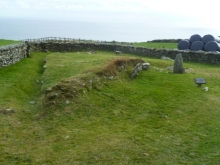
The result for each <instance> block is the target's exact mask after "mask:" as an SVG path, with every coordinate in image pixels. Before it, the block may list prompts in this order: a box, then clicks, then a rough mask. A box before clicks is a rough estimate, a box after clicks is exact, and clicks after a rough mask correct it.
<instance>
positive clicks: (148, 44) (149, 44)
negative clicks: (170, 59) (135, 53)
mask: <svg viewBox="0 0 220 165" xmlns="http://www.w3.org/2000/svg"><path fill="white" fill-rule="evenodd" d="M177 45H178V43H161V42H158V43H155V42H135V43H133V46H143V47H147V48H157V49H162V48H166V49H177Z"/></svg>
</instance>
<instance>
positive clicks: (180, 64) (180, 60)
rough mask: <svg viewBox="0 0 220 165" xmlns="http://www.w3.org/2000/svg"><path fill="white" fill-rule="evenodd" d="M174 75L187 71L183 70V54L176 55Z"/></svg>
mask: <svg viewBox="0 0 220 165" xmlns="http://www.w3.org/2000/svg"><path fill="white" fill-rule="evenodd" d="M173 73H185V69H184V68H183V58H182V54H177V55H176V58H175V61H174V67H173Z"/></svg>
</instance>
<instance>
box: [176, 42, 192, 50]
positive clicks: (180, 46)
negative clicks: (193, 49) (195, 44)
mask: <svg viewBox="0 0 220 165" xmlns="http://www.w3.org/2000/svg"><path fill="white" fill-rule="evenodd" d="M189 48H190V43H189V41H187V40H182V41H180V42H179V43H178V49H179V50H188V49H189Z"/></svg>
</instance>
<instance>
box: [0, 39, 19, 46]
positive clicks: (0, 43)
mask: <svg viewBox="0 0 220 165" xmlns="http://www.w3.org/2000/svg"><path fill="white" fill-rule="evenodd" d="M18 43H22V41H14V40H4V39H0V46H3V45H10V44H18Z"/></svg>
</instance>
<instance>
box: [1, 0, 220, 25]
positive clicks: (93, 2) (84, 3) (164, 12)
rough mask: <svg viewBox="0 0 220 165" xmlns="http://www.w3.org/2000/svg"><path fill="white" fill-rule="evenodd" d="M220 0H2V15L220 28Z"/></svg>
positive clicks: (4, 16) (6, 16)
mask: <svg viewBox="0 0 220 165" xmlns="http://www.w3.org/2000/svg"><path fill="white" fill-rule="evenodd" d="M219 4H220V1H219V0H209V1H202V0H184V1H183V0H181V1H179V0H0V18H8V17H10V18H32V19H33V18H36V19H70V20H87V21H93V22H94V21H99V20H105V21H111V20H115V21H134V22H136V21H142V22H146V23H147V22H149V23H150V24H151V26H152V27H153V26H155V27H156V26H162V27H163V26H164V27H166V26H175V27H194V28H199V27H203V28H209V27H215V28H220V21H219V18H220V9H219Z"/></svg>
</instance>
